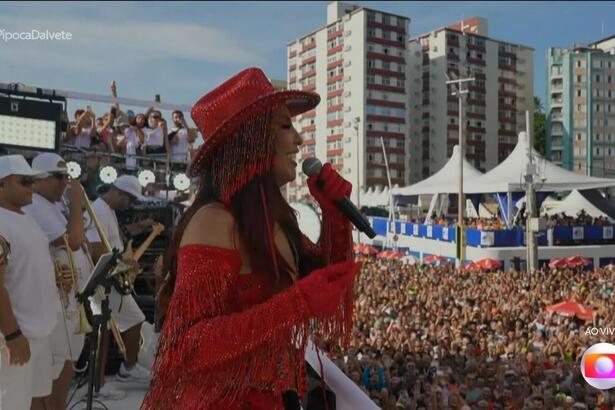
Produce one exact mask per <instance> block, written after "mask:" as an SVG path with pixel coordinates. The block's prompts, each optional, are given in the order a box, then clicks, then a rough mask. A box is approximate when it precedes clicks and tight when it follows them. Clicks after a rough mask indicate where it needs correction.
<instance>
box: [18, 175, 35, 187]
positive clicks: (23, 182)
mask: <svg viewBox="0 0 615 410" xmlns="http://www.w3.org/2000/svg"><path fill="white" fill-rule="evenodd" d="M19 183H20V184H21V185H22V186H25V187H30V186H32V185H33V184H34V178H32V177H21V178H20V180H19Z"/></svg>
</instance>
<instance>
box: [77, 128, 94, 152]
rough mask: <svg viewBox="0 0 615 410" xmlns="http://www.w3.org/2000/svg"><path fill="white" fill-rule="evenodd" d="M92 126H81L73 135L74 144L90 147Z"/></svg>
mask: <svg viewBox="0 0 615 410" xmlns="http://www.w3.org/2000/svg"><path fill="white" fill-rule="evenodd" d="M91 133H92V128H91V127H90V128H82V129H81V132H80V133H79V134H78V135H76V136H75V146H76V147H80V148H90V144H91V143H92V136H91V135H90V134H91Z"/></svg>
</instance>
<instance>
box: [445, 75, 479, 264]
mask: <svg viewBox="0 0 615 410" xmlns="http://www.w3.org/2000/svg"><path fill="white" fill-rule="evenodd" d="M447 77H448V76H447ZM471 81H474V77H467V78H459V79H457V80H448V81H446V84H447V85H448V84H457V85H458V86H459V89H458V90H457V91H453V92H452V93H451V95H456V96H457V99H458V101H459V194H458V201H457V227H456V229H455V241H456V242H457V255H456V260H455V266H456V267H457V268H461V267H462V266H463V259H464V258H465V246H464V243H465V240H464V229H463V215H464V209H465V207H464V205H465V203H464V202H465V201H464V195H463V160H464V158H465V149H464V148H465V145H464V139H463V95H464V94H468V93H469V90H468V89H467V88H466V89H465V90H464V89H463V88H462V84H463V83H469V82H471Z"/></svg>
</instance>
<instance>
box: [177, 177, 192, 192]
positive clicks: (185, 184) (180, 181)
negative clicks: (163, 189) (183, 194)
mask: <svg viewBox="0 0 615 410" xmlns="http://www.w3.org/2000/svg"><path fill="white" fill-rule="evenodd" d="M173 186H174V187H175V189H177V190H178V191H186V190H188V188H190V178H188V176H187V175H186V174H184V173H181V174H177V175H175V177H174V178H173Z"/></svg>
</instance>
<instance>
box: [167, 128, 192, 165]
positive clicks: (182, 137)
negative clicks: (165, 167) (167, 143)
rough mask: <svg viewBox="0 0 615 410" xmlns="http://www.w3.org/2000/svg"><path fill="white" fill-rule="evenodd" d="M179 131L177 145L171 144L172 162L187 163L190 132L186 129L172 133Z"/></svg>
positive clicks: (175, 129) (178, 129) (177, 129)
mask: <svg viewBox="0 0 615 410" xmlns="http://www.w3.org/2000/svg"><path fill="white" fill-rule="evenodd" d="M175 131H177V134H175V136H176V137H179V142H178V143H177V144H171V160H173V161H186V160H187V158H188V145H189V144H188V130H187V129H185V128H174V129H173V130H172V132H175Z"/></svg>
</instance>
